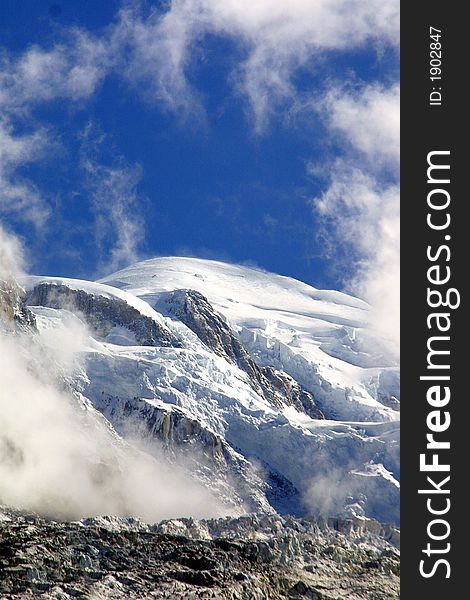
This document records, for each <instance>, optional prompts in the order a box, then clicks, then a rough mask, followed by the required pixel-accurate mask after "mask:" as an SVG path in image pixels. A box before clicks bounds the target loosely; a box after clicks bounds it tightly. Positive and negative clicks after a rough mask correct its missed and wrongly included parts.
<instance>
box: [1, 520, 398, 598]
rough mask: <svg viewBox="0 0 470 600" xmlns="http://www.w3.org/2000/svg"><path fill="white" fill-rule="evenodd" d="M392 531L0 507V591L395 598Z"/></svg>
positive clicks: (21, 594)
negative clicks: (149, 520) (68, 515)
mask: <svg viewBox="0 0 470 600" xmlns="http://www.w3.org/2000/svg"><path fill="white" fill-rule="evenodd" d="M397 545H398V532H397V531H396V530H395V529H393V528H390V527H383V526H381V525H379V524H378V523H376V522H373V521H366V522H364V521H360V520H356V521H354V520H330V521H329V522H326V521H324V520H316V521H314V520H312V519H310V520H303V519H292V518H281V517H277V516H260V517H257V516H248V517H240V518H236V519H233V518H232V519H217V520H209V521H195V520H192V519H182V520H172V521H165V522H162V523H159V524H156V525H151V526H149V525H146V524H144V523H142V522H140V521H138V520H134V519H117V518H112V517H102V518H94V519H85V520H82V521H77V522H68V523H60V522H55V521H51V520H46V519H43V518H40V517H38V516H37V515H25V514H21V513H18V512H15V511H8V510H2V511H0V598H1V599H2V600H6V599H13V598H31V597H41V598H44V599H52V598H54V599H57V600H59V599H63V600H66V599H69V598H92V599H94V600H99V599H105V598H106V599H108V598H109V599H121V598H122V599H124V598H136V599H145V598H162V599H163V598H165V599H180V598H181V599H183V598H184V599H188V600H189V599H193V598H194V599H196V598H197V599H205V598H215V599H220V600H224V599H227V600H228V599H230V600H236V599H237V600H238V599H239V600H244V599H246V600H276V599H281V598H288V599H295V598H299V599H300V598H308V599H315V600H333V599H342V598H348V599H349V600H355V599H367V600H379V599H380V600H382V599H386V598H398V597H399V551H398V549H397V547H396V546H397Z"/></svg>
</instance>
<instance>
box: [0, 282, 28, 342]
mask: <svg viewBox="0 0 470 600" xmlns="http://www.w3.org/2000/svg"><path fill="white" fill-rule="evenodd" d="M0 325H3V327H4V328H5V329H7V330H9V331H18V330H30V331H32V330H36V319H35V317H34V315H33V313H32V312H31V311H30V310H29V309H28V307H27V306H26V292H25V291H24V289H23V288H22V287H21V286H19V285H18V284H17V283H16V282H15V281H13V280H9V281H5V280H1V279H0Z"/></svg>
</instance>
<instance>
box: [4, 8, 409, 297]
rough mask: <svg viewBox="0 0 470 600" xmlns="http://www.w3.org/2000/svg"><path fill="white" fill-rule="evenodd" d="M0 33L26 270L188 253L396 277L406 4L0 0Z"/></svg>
mask: <svg viewBox="0 0 470 600" xmlns="http://www.w3.org/2000/svg"><path fill="white" fill-rule="evenodd" d="M0 39H1V40H2V42H1V43H2V46H1V51H0V90H1V91H0V114H1V115H2V116H1V118H0V158H2V167H1V170H0V183H1V189H2V192H0V193H1V196H0V218H1V222H2V224H3V229H4V230H5V231H6V232H8V235H10V236H16V237H19V238H20V239H21V240H22V243H23V246H24V247H25V248H26V255H27V261H28V268H29V270H31V271H33V272H36V273H45V274H46V273H47V274H53V275H64V276H70V277H83V278H94V277H98V276H100V275H104V274H105V273H107V272H111V271H112V270H116V269H117V268H120V267H122V266H125V265H126V264H128V263H129V262H133V261H135V260H138V259H140V258H148V257H151V256H157V255H178V254H184V255H193V256H201V257H206V258H219V259H223V260H228V261H234V262H251V263H254V264H256V265H258V266H260V267H263V268H265V269H268V270H271V271H274V272H278V273H282V274H286V275H290V276H293V277H296V278H299V279H301V280H303V281H306V282H308V283H311V284H314V285H317V286H319V287H332V288H341V287H345V288H346V289H351V290H352V291H354V292H355V293H357V294H358V295H361V296H363V297H365V298H366V299H368V300H369V301H371V302H372V303H374V301H375V300H376V299H377V298H380V297H383V295H384V292H385V293H386V292H387V290H390V287H391V286H393V287H396V285H397V283H396V280H393V281H392V280H391V279H390V277H391V273H392V272H393V274H396V272H397V269H398V263H397V259H398V206H399V204H398V192H397V191H398V94H399V89H398V77H399V75H398V69H399V59H398V3H397V2H396V1H395V0H393V1H390V0H383V1H381V2H379V1H378V0H371V1H370V2H360V1H359V0H326V1H325V2H321V3H320V2H318V1H316V0H292V2H289V3H286V2H284V1H283V0H250V1H249V2H248V0H226V2H223V3H221V2H218V1H216V0H178V1H173V2H153V3H152V2H112V1H108V2H95V1H91V0H86V1H85V0H82V1H81V2H75V1H74V0H66V1H62V2H45V1H44V2H37V1H33V0H23V1H22V2H17V1H15V0H4V1H3V2H2V3H1V4H0Z"/></svg>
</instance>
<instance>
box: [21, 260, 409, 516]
mask: <svg viewBox="0 0 470 600" xmlns="http://www.w3.org/2000/svg"><path fill="white" fill-rule="evenodd" d="M24 284H25V286H26V287H27V289H28V303H29V304H30V305H31V310H32V311H33V313H34V314H35V317H36V321H37V327H38V329H39V332H40V336H41V337H42V338H43V340H44V341H45V343H49V344H51V345H54V344H56V343H57V337H55V336H54V335H52V334H51V332H53V331H54V330H57V329H58V328H59V329H60V327H66V326H67V325H66V324H67V322H68V321H70V318H71V313H73V316H74V318H75V319H79V321H81V322H83V323H85V324H86V325H87V326H88V328H89V329H88V333H86V335H84V337H83V339H82V342H81V346H80V348H79V349H77V350H76V351H75V355H76V357H77V360H75V361H74V362H73V365H72V367H71V368H70V371H69V373H68V375H67V378H68V383H69V384H70V386H71V388H72V389H73V390H75V391H76V392H77V393H79V394H81V395H82V397H84V398H86V399H87V400H88V401H89V402H90V403H91V406H93V408H94V409H95V410H98V411H99V413H100V414H101V415H103V416H104V417H105V418H106V420H107V421H108V422H109V423H110V424H111V426H112V427H113V428H114V430H115V431H116V432H117V434H118V435H119V436H120V437H121V438H123V439H125V440H126V441H127V443H130V444H131V445H135V444H136V443H138V446H139V448H140V449H141V450H143V451H144V452H145V453H146V454H148V455H150V456H154V457H160V456H161V455H162V454H163V455H164V456H165V460H167V461H169V462H170V463H171V461H179V462H180V463H181V462H182V463H183V464H184V468H185V469H186V470H187V472H188V476H190V477H191V478H193V479H194V480H195V481H196V482H198V484H202V485H203V486H204V487H205V488H206V489H209V490H210V491H211V493H212V494H213V495H215V496H216V497H217V498H218V499H219V501H220V502H221V503H222V505H223V506H225V509H222V510H226V511H227V512H231V513H232V514H233V513H234V511H235V514H240V513H243V512H246V511H248V512H252V511H255V512H265V513H272V512H274V511H277V512H280V513H286V512H288V513H293V514H299V515H300V514H304V515H305V514H318V513H322V514H355V515H358V516H362V515H367V516H369V517H374V518H376V519H378V520H381V521H386V522H387V521H388V522H394V523H396V522H398V520H399V514H398V505H399V502H398V494H399V483H398V480H399V445H398V442H399V421H398V420H399V413H398V411H397V410H395V408H398V406H399V401H398V395H399V393H398V382H399V379H398V369H397V365H396V362H394V361H395V359H394V357H393V354H392V353H391V352H390V351H389V350H388V349H387V345H386V343H385V342H384V341H382V340H374V339H373V338H372V337H371V336H370V335H369V334H368V333H367V329H366V325H367V313H368V307H367V305H366V304H365V303H363V302H362V301H360V300H358V299H356V298H352V297H350V296H347V295H345V294H342V293H339V292H333V291H321V290H315V289H314V288H311V287H310V286H307V285H306V284H303V283H301V282H297V281H295V280H292V279H289V278H286V277H281V276H278V275H273V274H269V273H265V272H262V271H259V270H257V269H253V268H248V267H241V266H235V265H228V264H225V263H220V262H215V261H204V260H199V259H187V258H167V259H152V260H149V261H145V262H143V263H138V264H136V265H133V266H131V267H129V268H127V269H124V270H123V271H120V272H119V273H116V274H114V275H110V276H109V277H106V278H105V279H104V280H103V281H102V282H99V283H91V282H85V281H78V280H69V279H58V278H47V277H34V278H32V277H31V278H27V279H26V280H25V282H24ZM143 332H144V333H145V335H144V333H143ZM148 332H152V335H147V334H148ZM325 417H326V418H325ZM136 440H138V442H137V441H136ZM155 501H158V499H156V500H155ZM167 516H178V515H176V514H174V515H172V514H168V515H167Z"/></svg>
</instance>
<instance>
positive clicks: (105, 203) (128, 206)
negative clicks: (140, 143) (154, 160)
mask: <svg viewBox="0 0 470 600" xmlns="http://www.w3.org/2000/svg"><path fill="white" fill-rule="evenodd" d="M105 143H106V138H105V137H103V136H100V135H98V134H96V132H95V131H94V130H93V127H92V125H91V124H89V125H88V126H87V128H86V129H85V131H84V132H83V135H82V148H81V163H80V167H81V169H82V170H83V173H84V175H85V177H84V187H85V190H86V191H87V193H88V194H89V195H90V202H91V207H92V212H93V213H94V217H95V223H94V225H93V228H94V234H95V242H96V248H97V251H98V254H99V256H100V260H99V265H98V270H99V274H100V275H102V274H104V273H110V272H112V271H115V270H118V269H120V268H122V267H124V266H127V265H129V264H130V263H133V262H136V261H137V260H138V259H139V249H140V247H141V245H142V243H143V241H144V237H145V222H144V218H143V215H142V212H141V198H140V197H139V195H138V192H137V186H138V184H139V182H140V179H141V168H140V167H139V165H128V164H127V163H126V161H125V159H124V158H123V157H113V158H112V160H111V164H105V163H104V162H102V157H101V154H102V146H103V145H104V144H105Z"/></svg>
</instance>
